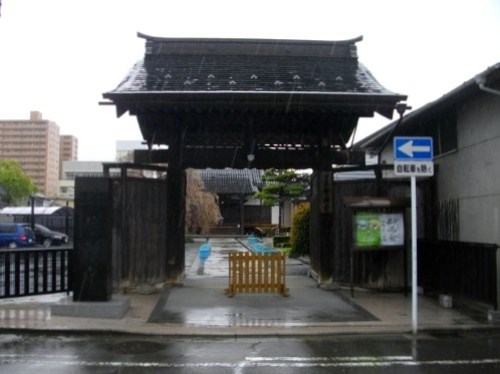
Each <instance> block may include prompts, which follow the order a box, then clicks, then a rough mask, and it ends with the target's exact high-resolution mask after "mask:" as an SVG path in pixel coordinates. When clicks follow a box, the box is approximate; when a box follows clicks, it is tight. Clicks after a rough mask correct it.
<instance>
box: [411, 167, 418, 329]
mask: <svg viewBox="0 0 500 374" xmlns="http://www.w3.org/2000/svg"><path fill="white" fill-rule="evenodd" d="M411 272H412V281H411V302H412V304H411V316H412V331H413V333H414V334H416V333H417V331H418V298H417V293H418V292H417V291H418V284H417V178H416V177H415V176H414V175H412V176H411Z"/></svg>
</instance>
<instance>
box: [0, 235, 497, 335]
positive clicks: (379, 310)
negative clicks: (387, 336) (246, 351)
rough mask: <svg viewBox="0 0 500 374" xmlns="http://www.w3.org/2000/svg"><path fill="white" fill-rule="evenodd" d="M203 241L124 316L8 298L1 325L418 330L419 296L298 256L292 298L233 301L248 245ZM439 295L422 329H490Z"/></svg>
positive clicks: (205, 331) (425, 304)
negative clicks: (380, 288) (322, 281)
mask: <svg viewBox="0 0 500 374" xmlns="http://www.w3.org/2000/svg"><path fill="white" fill-rule="evenodd" d="M200 244H201V243H195V244H191V245H187V246H186V274H187V277H186V280H185V282H184V284H183V285H182V286H175V287H172V288H167V289H165V290H163V291H161V292H158V293H155V294H152V295H141V294H139V293H131V294H128V295H126V296H128V297H129V298H130V301H131V307H130V309H129V310H128V312H127V313H126V314H125V316H124V317H123V318H121V319H104V318H80V317H78V318H76V317H61V316H54V315H52V314H51V309H50V306H51V305H52V304H53V303H56V302H58V301H60V300H61V299H63V298H65V297H66V295H65V294H56V295H49V296H37V297H27V298H20V299H8V300H2V301H0V329H4V330H6V329H30V330H56V331H116V332H129V333H138V334H166V335H167V334H171V335H231V336H244V335H285V334H327V333H373V332H381V333H384V332H409V331H411V298H410V297H404V295H403V294H400V293H379V292H370V291H363V290H357V291H356V293H355V298H354V299H351V298H350V294H349V290H348V289H347V288H346V289H340V290H327V289H322V288H317V287H316V284H315V282H314V281H313V280H312V279H311V278H308V277H307V276H306V274H307V268H308V267H307V266H306V265H304V263H303V262H302V261H300V260H293V259H290V260H289V261H288V265H287V274H288V275H287V286H288V287H289V289H290V296H289V297H283V296H281V295H276V294H260V295H254V294H252V295H243V294H237V295H236V296H235V297H234V298H232V299H230V298H227V297H226V296H225V295H224V288H225V287H227V271H228V269H227V257H228V253H229V251H230V250H241V251H243V250H245V249H244V247H242V246H241V244H240V243H238V242H237V241H235V240H232V239H212V240H211V244H212V253H211V255H210V256H209V258H208V259H207V260H206V261H205V262H204V263H203V262H201V261H200V259H199V257H198V256H197V248H199V245H200ZM489 327H490V326H489V325H487V324H486V323H483V322H478V321H476V320H473V319H472V318H470V317H468V316H466V315H465V314H462V313H460V312H459V311H458V310H456V309H445V308H442V307H441V306H440V305H439V304H438V302H437V300H434V299H431V298H428V297H425V296H420V297H419V329H426V330H428V329H450V328H452V329H470V328H489Z"/></svg>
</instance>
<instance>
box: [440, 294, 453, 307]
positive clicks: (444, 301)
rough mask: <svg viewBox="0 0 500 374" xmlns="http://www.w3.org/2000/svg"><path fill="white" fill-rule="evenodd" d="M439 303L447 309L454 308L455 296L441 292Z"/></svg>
mask: <svg viewBox="0 0 500 374" xmlns="http://www.w3.org/2000/svg"><path fill="white" fill-rule="evenodd" d="M439 305H441V306H442V307H443V308H445V309H451V308H453V298H452V297H451V295H446V294H440V295H439Z"/></svg>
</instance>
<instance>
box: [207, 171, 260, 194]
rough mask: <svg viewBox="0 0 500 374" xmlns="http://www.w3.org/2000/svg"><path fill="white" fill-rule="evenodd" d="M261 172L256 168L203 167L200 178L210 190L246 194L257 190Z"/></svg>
mask: <svg viewBox="0 0 500 374" xmlns="http://www.w3.org/2000/svg"><path fill="white" fill-rule="evenodd" d="M262 173H263V172H262V171H261V170H256V169H241V170H237V169H204V170H202V171H201V178H202V180H203V183H204V184H205V188H206V189H207V190H208V191H210V192H213V193H216V194H238V195H245V196H246V195H252V194H254V193H255V192H257V191H258V187H259V186H260V185H261V184H262V180H261V176H262Z"/></svg>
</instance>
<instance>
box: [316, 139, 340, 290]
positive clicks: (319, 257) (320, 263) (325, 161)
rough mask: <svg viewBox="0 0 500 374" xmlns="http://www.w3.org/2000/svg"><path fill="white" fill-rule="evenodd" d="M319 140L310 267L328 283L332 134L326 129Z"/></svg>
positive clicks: (329, 275)
mask: <svg viewBox="0 0 500 374" xmlns="http://www.w3.org/2000/svg"><path fill="white" fill-rule="evenodd" d="M325 130H326V131H325V133H324V134H322V136H321V138H320V140H319V144H318V146H319V147H318V148H319V149H318V153H317V159H316V167H315V168H314V171H313V175H312V181H311V184H312V185H311V188H312V196H311V226H310V233H311V234H310V236H311V238H310V246H311V248H310V249H311V255H312V256H314V257H315V259H314V260H313V259H311V264H312V266H313V270H314V271H315V272H316V273H317V277H318V279H317V281H318V283H320V284H321V283H330V282H331V280H332V271H333V253H334V248H333V246H334V240H333V171H332V159H331V150H330V144H331V134H329V131H328V130H327V129H325Z"/></svg>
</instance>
